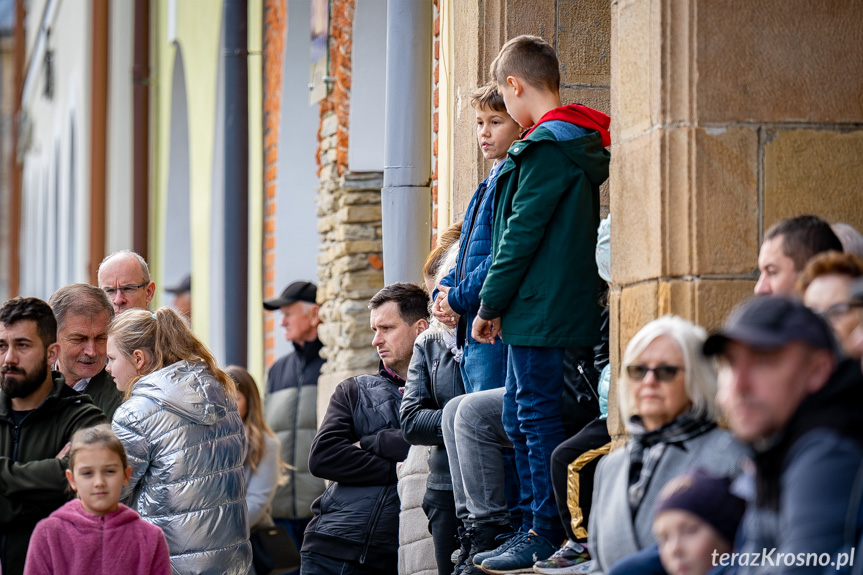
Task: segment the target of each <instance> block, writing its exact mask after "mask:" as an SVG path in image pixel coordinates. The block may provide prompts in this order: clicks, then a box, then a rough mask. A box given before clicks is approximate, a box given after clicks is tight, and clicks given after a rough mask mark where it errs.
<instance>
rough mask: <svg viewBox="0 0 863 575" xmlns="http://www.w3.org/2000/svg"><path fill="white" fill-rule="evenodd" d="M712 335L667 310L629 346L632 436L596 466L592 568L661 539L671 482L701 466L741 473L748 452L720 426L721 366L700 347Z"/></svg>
mask: <svg viewBox="0 0 863 575" xmlns="http://www.w3.org/2000/svg"><path fill="white" fill-rule="evenodd" d="M706 338H707V333H706V332H705V331H704V329H703V328H701V327H698V326H696V325H694V324H692V323H690V322H688V321H686V320H684V319H682V318H679V317H675V316H665V317H661V318H659V319H657V320H654V321H652V322H650V323H648V324H647V325H645V326H644V327H643V328H641V330H640V331H639V332H638V333H637V334H636V335H635V337H633V338H632V340H631V341H630V342H629V345H627V347H626V352H625V353H624V355H623V361H622V362H621V370H620V377H619V379H618V391H619V393H618V398H619V400H620V411H621V415H622V416H623V418H624V420H625V422H626V429H627V431H628V432H629V434H630V440H629V441H628V442H627V444H626V446H625V447H624V448H623V449H618V450H616V451H614V452H612V453H610V454H609V455H608V456H607V457H605V459H604V460H603V461H601V462H600V464H599V466H598V468H597V472H596V478H595V480H594V485H595V489H594V493H593V509H594V510H595V511H594V512H593V513H592V514H591V516H590V526H589V530H588V533H589V539H590V544H589V548H590V551H591V555H592V557H593V559H594V564H593V568H592V571H591V572H592V573H602V572H605V571H607V570H608V569H610V568H611V567H612V566H614V564H616V563H617V562H619V561H620V560H621V559H623V558H624V557H627V556H628V555H631V554H633V553H636V552H637V551H640V550H642V549H645V548H648V547H651V546H653V545H654V544H655V543H656V542H655V540H654V538H653V533H652V531H651V520H652V514H653V507H654V505H655V503H656V500H657V497H658V496H659V493H660V491H662V488H663V487H664V486H665V484H666V483H668V481H670V480H671V479H673V478H674V477H677V476H678V475H681V474H683V473H684V472H685V471H687V470H688V469H691V468H694V467H701V468H703V469H705V470H707V471H710V472H713V473H715V474H716V475H720V476H736V475H738V474H739V462H740V458H741V456H742V454H743V450H742V448H741V447H740V446H739V445H738V444H737V443H736V441H735V440H734V439H733V437H732V436H731V434H730V433H729V432H727V431H724V430H721V429H719V428H718V427H717V425H716V419H717V417H718V413H719V411H718V408H717V407H716V403H715V396H716V371H715V369H714V367H713V364H712V362H711V361H710V360H709V359H708V358H706V357H704V355H703V354H702V353H701V347H702V344H703V343H704V340H705V339H706ZM657 559H658V553H657ZM645 572H646V571H645Z"/></svg>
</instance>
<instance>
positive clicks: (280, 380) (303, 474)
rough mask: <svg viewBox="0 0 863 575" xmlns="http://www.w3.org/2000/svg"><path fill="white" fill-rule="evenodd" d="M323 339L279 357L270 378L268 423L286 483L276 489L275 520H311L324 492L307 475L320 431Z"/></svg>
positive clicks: (319, 483) (318, 482)
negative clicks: (278, 445) (276, 442)
mask: <svg viewBox="0 0 863 575" xmlns="http://www.w3.org/2000/svg"><path fill="white" fill-rule="evenodd" d="M322 345H323V344H321V342H320V340H315V341H312V342H309V343H307V344H306V345H305V346H304V347H300V346H298V345H296V344H294V352H293V353H289V354H287V355H285V356H284V357H282V358H280V359H279V360H278V361H276V363H274V364H273V367H271V368H270V372H269V375H268V376H267V396H266V401H265V404H264V409H265V412H266V419H267V423H268V424H269V426H270V428H272V430H273V431H274V432H275V433H276V437H278V439H279V441H280V442H281V455H282V461H284V462H285V463H286V464H287V465H288V470H287V473H286V474H285V475H286V477H285V481H284V483H283V484H282V485H280V486H279V487H278V488H277V489H276V495H275V497H274V498H273V503H272V515H273V517H275V518H277V519H308V518H310V517H311V516H312V509H311V507H312V502H313V501H314V500H315V499H317V498H318V497H320V495H321V493H323V492H324V488H325V485H324V480H323V479H319V478H317V477H315V476H313V475H312V474H311V472H309V450H310V449H311V447H312V440H314V438H315V434H316V433H317V432H318V412H317V410H318V403H317V402H318V375H319V374H320V373H321V366H323V364H324V360H323V358H321V356H320V355H319V352H320V350H321V347H322Z"/></svg>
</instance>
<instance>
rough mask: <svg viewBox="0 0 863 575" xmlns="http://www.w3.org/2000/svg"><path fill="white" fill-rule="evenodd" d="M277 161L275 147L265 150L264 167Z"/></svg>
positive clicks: (277, 151) (277, 152)
mask: <svg viewBox="0 0 863 575" xmlns="http://www.w3.org/2000/svg"><path fill="white" fill-rule="evenodd" d="M278 159H279V150H278V148H277V147H275V146H273V147H271V148H267V151H266V153H265V154H264V165H265V166H269V165H270V164H275V163H276V162H277V161H278Z"/></svg>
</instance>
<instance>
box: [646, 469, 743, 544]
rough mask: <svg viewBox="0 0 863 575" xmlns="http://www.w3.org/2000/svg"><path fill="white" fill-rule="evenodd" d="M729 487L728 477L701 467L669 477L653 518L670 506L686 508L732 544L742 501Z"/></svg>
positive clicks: (670, 507)
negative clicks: (717, 475)
mask: <svg viewBox="0 0 863 575" xmlns="http://www.w3.org/2000/svg"><path fill="white" fill-rule="evenodd" d="M730 487H731V479H730V478H728V477H716V476H713V475H710V474H709V473H707V472H706V471H704V470H702V469H694V470H692V471H689V472H687V473H685V474H683V475H681V476H679V477H676V478H674V479H672V480H671V481H670V482H668V484H667V485H666V486H665V487H664V488H663V489H662V492H661V493H660V494H659V500H658V501H657V502H656V508H655V510H654V513H653V517H654V518H655V517H656V516H657V515H659V514H660V513H662V512H663V511H669V510H672V509H679V510H682V511H688V512H689V513H692V514H693V515H695V516H697V517H699V518H700V519H702V520H704V521H705V522H706V523H708V524H710V525H711V526H712V527H713V528H714V529H716V531H718V532H719V534H720V535H721V536H722V537H723V538H724V539H725V540H726V541H728V542H729V543H733V542H734V536H735V534H736V533H737V526H738V525H739V524H740V520H741V518H742V517H743V512H744V510H745V507H746V504H745V503H744V501H743V500H742V499H740V498H739V497H737V496H736V495H734V494H732V493H731V491H730Z"/></svg>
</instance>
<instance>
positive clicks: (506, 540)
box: [473, 531, 527, 566]
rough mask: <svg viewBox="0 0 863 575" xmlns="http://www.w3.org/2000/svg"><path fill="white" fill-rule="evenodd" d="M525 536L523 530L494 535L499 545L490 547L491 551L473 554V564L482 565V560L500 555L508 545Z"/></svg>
mask: <svg viewBox="0 0 863 575" xmlns="http://www.w3.org/2000/svg"><path fill="white" fill-rule="evenodd" d="M524 537H527V533H525V532H524V531H511V532H509V533H503V534H501V535H498V536H497V537H495V540H496V541H500V545H498V546H497V547H495V548H494V549H492V550H491V551H483V552H480V553H475V554H474V556H473V564H474V565H476V566H480V565H482V562H483V561H485V560H486V559H488V558H489V557H495V556H497V555H500V554H501V553H503V552H504V551H506V550H507V549H509V547H510V545H512V544H513V543H515V542H516V541H518V540H520V539H522V538H524Z"/></svg>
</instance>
